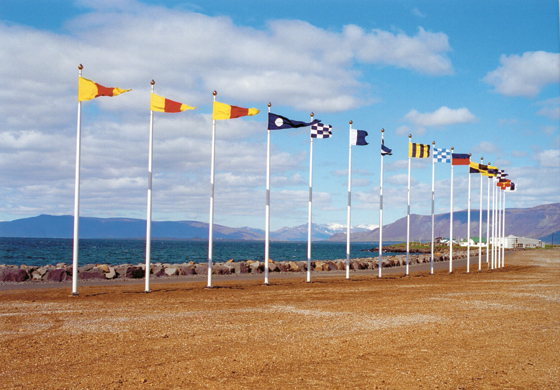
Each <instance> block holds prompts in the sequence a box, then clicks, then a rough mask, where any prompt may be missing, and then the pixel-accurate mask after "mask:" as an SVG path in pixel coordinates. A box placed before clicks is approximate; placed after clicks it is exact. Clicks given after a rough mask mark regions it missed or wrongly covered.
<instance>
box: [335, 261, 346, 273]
mask: <svg viewBox="0 0 560 390" xmlns="http://www.w3.org/2000/svg"><path fill="white" fill-rule="evenodd" d="M335 265H336V269H337V270H338V271H344V270H345V269H346V261H343V260H339V261H337V262H336V263H335Z"/></svg>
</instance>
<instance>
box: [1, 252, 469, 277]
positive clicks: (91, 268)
mask: <svg viewBox="0 0 560 390" xmlns="http://www.w3.org/2000/svg"><path fill="white" fill-rule="evenodd" d="M453 258H454V259H463V258H466V253H458V254H457V255H454V256H453ZM409 259H410V264H422V263H429V262H430V254H418V255H410V258H409ZM447 260H449V254H448V253H439V252H438V253H435V254H434V261H436V262H439V261H447ZM378 261H379V260H378V258H377V257H375V258H373V257H367V258H362V259H351V260H350V269H351V270H353V271H360V270H373V269H376V268H377V267H378ZM405 264H406V256H405V255H397V256H384V257H383V262H382V267H399V266H403V265H405ZM264 267H265V264H264V261H253V260H246V261H234V260H228V261H226V262H225V263H214V264H213V265H212V274H215V275H241V274H261V273H263V272H264ZM345 269H346V260H344V259H338V260H315V261H312V262H311V271H314V272H331V271H343V270H345ZM268 271H269V272H271V273H274V272H279V273H295V272H306V271H307V261H273V260H270V261H269V263H268ZM207 274H208V264H207V263H198V264H195V263H194V262H192V261H191V262H189V263H182V264H169V263H154V264H152V265H151V266H150V275H151V276H152V277H156V278H169V277H177V276H194V275H207ZM145 275H146V266H145V264H137V265H132V264H122V265H117V266H114V265H108V264H87V265H84V266H81V267H79V268H78V278H79V279H80V280H111V279H141V278H144V277H145ZM71 279H72V266H71V265H67V264H65V263H59V264H57V265H45V266H40V267H37V266H28V265H21V266H14V265H5V264H2V265H0V283H6V282H13V283H21V282H37V283H39V282H64V281H66V280H71Z"/></svg>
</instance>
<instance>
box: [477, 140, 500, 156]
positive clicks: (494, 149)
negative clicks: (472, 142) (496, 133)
mask: <svg viewBox="0 0 560 390" xmlns="http://www.w3.org/2000/svg"><path fill="white" fill-rule="evenodd" d="M472 153H473V154H480V153H487V154H488V153H492V154H496V153H500V148H498V146H497V145H496V144H495V143H493V142H489V141H482V142H480V143H479V144H478V145H476V146H475V147H474V148H472Z"/></svg>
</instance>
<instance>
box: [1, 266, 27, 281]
mask: <svg viewBox="0 0 560 390" xmlns="http://www.w3.org/2000/svg"><path fill="white" fill-rule="evenodd" d="M27 279H29V273H28V272H27V270H25V269H21V268H8V267H6V268H2V269H0V282H18V283H20V282H24V281H26V280H27Z"/></svg>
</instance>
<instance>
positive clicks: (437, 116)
mask: <svg viewBox="0 0 560 390" xmlns="http://www.w3.org/2000/svg"><path fill="white" fill-rule="evenodd" d="M403 120H406V121H408V122H410V123H413V124H414V125H415V126H419V127H428V126H446V125H453V124H459V123H472V122H475V121H477V118H476V116H474V115H473V114H472V113H471V112H470V111H469V110H468V109H467V108H464V107H463V108H458V109H451V108H449V107H446V106H442V107H440V108H438V109H437V110H436V111H434V112H427V113H423V114H421V113H419V112H418V111H416V110H410V111H409V112H408V113H407V114H406V115H405V116H404V117H403Z"/></svg>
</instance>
